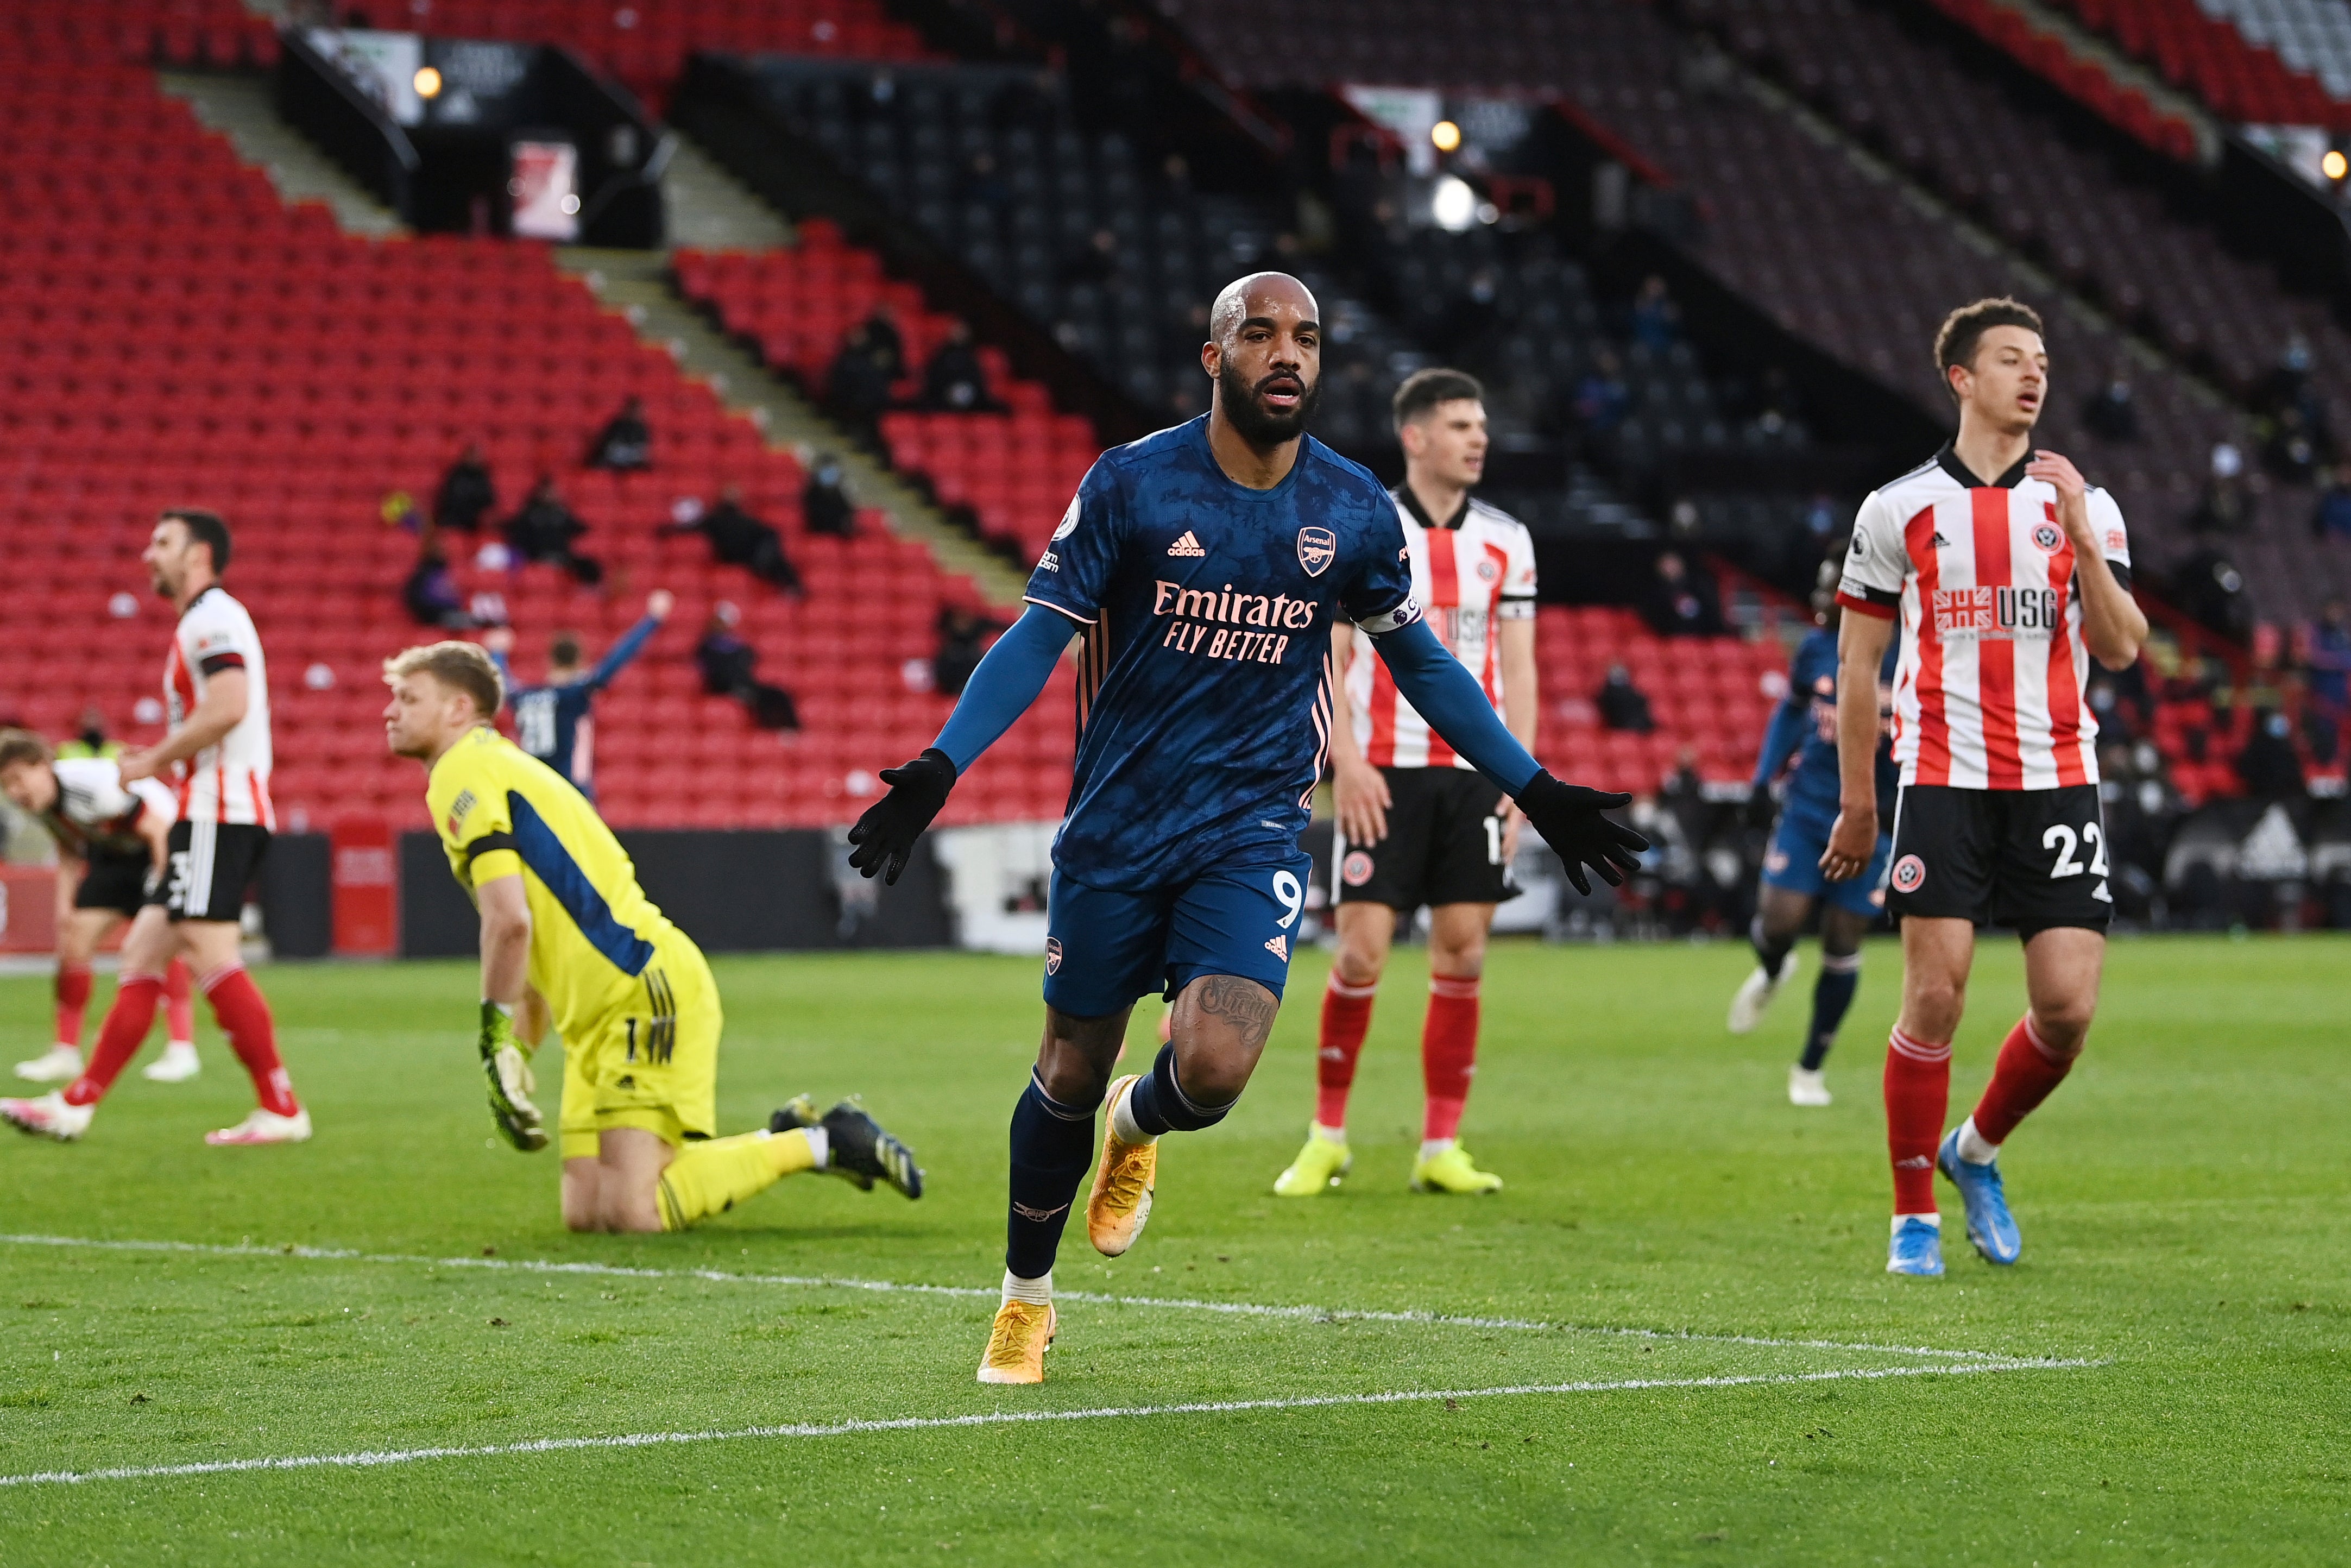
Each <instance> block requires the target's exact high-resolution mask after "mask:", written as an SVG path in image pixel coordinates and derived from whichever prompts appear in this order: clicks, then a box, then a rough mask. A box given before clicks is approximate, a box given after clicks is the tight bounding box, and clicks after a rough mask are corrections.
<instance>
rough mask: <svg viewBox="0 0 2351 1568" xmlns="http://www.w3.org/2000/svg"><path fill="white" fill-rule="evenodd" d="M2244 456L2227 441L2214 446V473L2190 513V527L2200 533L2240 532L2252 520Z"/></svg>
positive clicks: (2192, 530)
mask: <svg viewBox="0 0 2351 1568" xmlns="http://www.w3.org/2000/svg"><path fill="white" fill-rule="evenodd" d="M2244 472H2245V457H2244V454H2242V453H2241V452H2239V451H2238V450H2237V449H2236V447H2234V446H2233V445H2231V444H2229V443H2228V442H2225V441H2223V442H2221V443H2220V444H2218V445H2216V446H2214V447H2213V448H2212V472H2211V477H2210V478H2209V479H2207V480H2206V481H2205V482H2204V490H2203V493H2202V494H2201V495H2199V497H2197V498H2196V506H2195V508H2194V509H2193V510H2191V511H2190V512H2189V514H2188V527H2189V531H2191V532H2194V533H2199V534H2241V533H2243V532H2244V531H2245V529H2246V528H2247V527H2248V526H2250V524H2251V522H2252V517H2251V516H2250V514H2251V511H2252V501H2251V498H2250V497H2247V495H2246V494H2245V486H2244Z"/></svg>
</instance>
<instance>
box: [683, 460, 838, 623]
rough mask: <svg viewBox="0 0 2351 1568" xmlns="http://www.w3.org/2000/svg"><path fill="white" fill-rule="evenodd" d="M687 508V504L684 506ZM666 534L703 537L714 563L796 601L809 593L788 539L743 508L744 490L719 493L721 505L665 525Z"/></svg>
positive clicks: (734, 487)
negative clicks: (786, 543) (789, 551)
mask: <svg viewBox="0 0 2351 1568" xmlns="http://www.w3.org/2000/svg"><path fill="white" fill-rule="evenodd" d="M681 505H683V503H681ZM661 531H662V532H663V533H664V534H700V535H702V536H703V537H704V538H706V539H708V540H709V541H710V555H711V559H714V560H716V561H717V562H718V563H719V564H720V565H721V566H739V567H743V568H746V569H747V570H749V572H750V573H751V575H752V576H753V577H756V578H758V580H760V581H761V582H764V583H767V584H768V585H769V586H771V587H775V588H779V589H782V590H783V591H785V592H786V593H789V594H791V595H792V596H793V597H795V598H799V597H803V596H805V595H806V593H807V590H806V589H805V588H803V587H802V586H801V584H800V574H799V571H798V570H796V569H795V568H794V567H793V565H792V562H791V558H790V557H789V556H788V555H786V554H785V553H784V537H783V535H781V534H779V533H778V532H777V531H776V530H775V528H773V527H771V526H770V525H768V524H767V523H763V522H761V521H760V520H759V519H758V518H757V517H753V516H752V515H751V514H750V513H749V512H748V511H747V510H745V509H744V506H743V486H740V485H729V486H726V488H725V489H724V490H721V491H720V492H719V493H718V505H716V506H715V507H711V508H710V509H709V510H708V511H706V512H704V513H702V514H701V515H700V516H698V517H687V518H683V519H681V520H680V521H677V522H674V523H665V524H664V525H663V526H662V528H661Z"/></svg>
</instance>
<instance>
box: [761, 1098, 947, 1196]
mask: <svg viewBox="0 0 2351 1568" xmlns="http://www.w3.org/2000/svg"><path fill="white" fill-rule="evenodd" d="M787 1109H789V1107H787ZM819 1125H820V1126H821V1127H823V1128H824V1133H825V1137H826V1139H827V1141H828V1142H829V1143H830V1144H831V1154H830V1155H829V1156H828V1158H829V1161H830V1168H831V1169H833V1170H837V1171H839V1172H841V1174H842V1175H843V1176H848V1177H850V1179H852V1181H857V1183H858V1186H862V1187H863V1188H865V1189H866V1190H867V1191H869V1192H870V1191H872V1187H873V1183H874V1181H875V1180H876V1179H877V1178H878V1179H880V1180H882V1181H886V1182H888V1183H889V1184H890V1185H891V1186H894V1187H896V1188H897V1189H898V1190H899V1191H900V1192H903V1193H904V1194H905V1195H906V1196H907V1197H922V1196H923V1171H922V1167H921V1166H917V1165H916V1164H914V1150H912V1149H910V1148H908V1147H907V1146H906V1145H904V1144H902V1143H900V1142H899V1141H898V1140H897V1139H895V1138H893V1137H892V1136H891V1135H890V1134H887V1133H885V1132H883V1130H882V1124H881V1123H879V1122H876V1121H875V1120H874V1119H873V1118H872V1117H871V1116H869V1115H867V1114H866V1113H865V1107H864V1106H862V1105H861V1104H859V1103H857V1102H856V1101H855V1100H853V1099H852V1100H843V1101H842V1102H841V1103H840V1104H838V1105H835V1106H834V1107H833V1108H832V1109H831V1110H830V1111H827V1112H826V1113H824V1120H823V1121H822V1122H820V1123H819ZM859 1177H862V1178H863V1179H862V1181H860V1180H858V1178H859Z"/></svg>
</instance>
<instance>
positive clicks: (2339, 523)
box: [2310, 464, 2351, 539]
mask: <svg viewBox="0 0 2351 1568" xmlns="http://www.w3.org/2000/svg"><path fill="white" fill-rule="evenodd" d="M2317 483H2318V486H2319V489H2318V504H2317V505H2316V506H2314V507H2312V508H2311V509H2310V531H2311V532H2312V533H2314V534H2315V535H2317V536H2318V537H2319V538H2322V539H2325V538H2351V464H2346V465H2339V466H2336V467H2334V468H2322V469H2320V470H2319V472H2318V477H2317Z"/></svg>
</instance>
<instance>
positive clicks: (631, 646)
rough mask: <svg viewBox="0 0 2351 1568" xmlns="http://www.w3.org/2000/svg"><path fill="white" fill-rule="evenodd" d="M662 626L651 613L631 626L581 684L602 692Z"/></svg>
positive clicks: (593, 690)
mask: <svg viewBox="0 0 2351 1568" xmlns="http://www.w3.org/2000/svg"><path fill="white" fill-rule="evenodd" d="M660 627H661V622H658V621H656V620H654V619H653V617H652V616H650V615H648V616H646V617H645V618H644V619H643V620H642V621H640V622H637V623H636V624H635V625H633V626H632V627H630V628H629V629H628V630H627V631H626V632H622V634H621V640H620V641H619V642H617V643H613V644H612V646H611V648H610V649H609V650H608V651H607V652H606V653H605V654H604V656H603V657H602V658H601V659H599V660H598V661H597V662H596V667H595V668H594V669H592V670H590V671H589V672H588V678H587V679H586V680H584V681H582V682H580V685H583V686H586V687H587V688H588V689H589V690H590V691H591V692H601V691H602V690H603V689H604V688H605V687H606V686H608V685H611V684H612V677H613V676H614V675H617V674H620V673H621V672H622V670H625V669H627V668H628V667H629V661H630V660H632V659H633V658H635V657H636V656H637V653H638V652H639V651H640V650H641V649H643V647H644V645H645V640H646V639H647V638H649V637H651V636H652V635H653V633H654V632H656V631H658V630H659V629H660Z"/></svg>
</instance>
